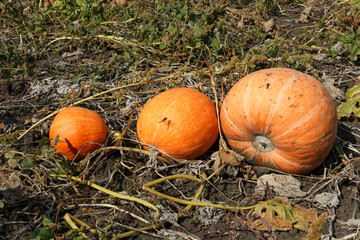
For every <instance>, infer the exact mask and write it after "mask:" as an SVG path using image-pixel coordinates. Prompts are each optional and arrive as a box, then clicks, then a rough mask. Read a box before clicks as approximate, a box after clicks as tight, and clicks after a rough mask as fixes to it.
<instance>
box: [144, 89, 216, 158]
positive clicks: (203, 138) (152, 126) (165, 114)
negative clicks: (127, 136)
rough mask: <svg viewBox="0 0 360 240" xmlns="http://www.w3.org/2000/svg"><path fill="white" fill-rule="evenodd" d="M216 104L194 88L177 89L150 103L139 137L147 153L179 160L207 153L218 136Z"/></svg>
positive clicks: (168, 91)
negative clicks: (149, 151)
mask: <svg viewBox="0 0 360 240" xmlns="http://www.w3.org/2000/svg"><path fill="white" fill-rule="evenodd" d="M218 131H219V130H218V125H217V116H216V110H215V106H214V104H213V103H212V102H211V100H210V98H208V97H207V96H206V95H204V94H203V93H201V92H199V91H197V90H195V89H191V88H174V89H171V90H167V91H165V92H162V93H160V94H158V95H157V96H155V97H154V98H152V99H151V100H150V101H148V102H147V103H146V104H145V106H144V108H143V109H142V111H141V113H140V115H139V118H138V121H137V135H138V138H139V141H140V143H141V145H142V146H143V147H144V148H145V149H146V150H149V148H150V150H156V151H158V152H160V153H164V155H168V156H170V157H172V158H176V159H194V158H197V157H199V156H200V155H202V154H203V153H205V152H206V151H207V150H208V149H209V148H210V147H211V146H212V145H213V144H214V142H215V141H216V139H217V136H218V133H219V132H218Z"/></svg>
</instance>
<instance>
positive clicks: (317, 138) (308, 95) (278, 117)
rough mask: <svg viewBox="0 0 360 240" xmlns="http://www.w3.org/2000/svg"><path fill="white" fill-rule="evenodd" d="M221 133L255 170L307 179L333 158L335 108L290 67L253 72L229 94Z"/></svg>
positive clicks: (313, 83)
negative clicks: (326, 160) (270, 170)
mask: <svg viewBox="0 0 360 240" xmlns="http://www.w3.org/2000/svg"><path fill="white" fill-rule="evenodd" d="M220 122H221V128H222V131H223V133H224V136H225V137H226V140H227V142H228V144H229V145H230V147H231V148H232V149H234V150H235V151H237V152H239V153H240V154H242V155H243V156H245V157H246V160H247V161H248V162H249V163H251V164H254V165H259V166H265V167H269V168H273V169H277V170H281V171H284V172H287V173H296V174H306V173H309V172H311V171H312V170H314V169H315V168H317V167H318V166H319V165H321V163H322V162H323V160H324V159H325V158H326V156H327V155H328V154H329V152H330V150H331V148H332V146H333V144H334V142H335V138H336V134H337V117H336V106H335V103H334V101H333V99H332V98H331V96H330V94H329V93H328V92H327V90H326V88H325V87H324V86H323V85H322V84H321V83H320V82H319V81H318V80H316V79H315V78H313V77H312V76H310V75H307V74H304V73H301V72H299V71H296V70H293V69H288V68H270V69H264V70H260V71H256V72H253V73H251V74H249V75H247V76H245V77H244V78H242V79H241V80H240V81H238V82H237V83H236V84H235V85H234V86H233V87H232V88H231V89H230V91H229V92H228V94H227V95H226V97H225V99H224V102H223V103H222V106H221V111H220Z"/></svg>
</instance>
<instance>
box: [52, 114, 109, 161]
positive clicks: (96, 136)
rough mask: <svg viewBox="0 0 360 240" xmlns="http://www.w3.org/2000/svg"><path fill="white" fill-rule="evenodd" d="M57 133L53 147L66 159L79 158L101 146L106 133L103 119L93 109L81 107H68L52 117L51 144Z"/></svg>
mask: <svg viewBox="0 0 360 240" xmlns="http://www.w3.org/2000/svg"><path fill="white" fill-rule="evenodd" d="M57 134H59V142H58V144H56V146H55V148H56V150H57V153H62V154H63V155H65V157H66V158H67V159H68V160H73V159H74V158H75V156H76V160H81V159H83V158H85V157H86V155H87V154H88V153H92V152H94V151H95V150H97V149H99V148H100V147H101V144H103V143H104V141H105V139H106V134H107V127H106V123H105V121H104V119H103V118H102V117H101V116H100V115H99V114H97V113H96V112H94V111H91V110H89V109H86V108H82V107H69V108H65V109H64V110H61V111H60V112H59V113H58V114H57V115H56V116H55V118H54V120H53V122H52V124H51V126H50V133H49V137H50V139H51V145H53V139H54V138H55V137H56V135H57Z"/></svg>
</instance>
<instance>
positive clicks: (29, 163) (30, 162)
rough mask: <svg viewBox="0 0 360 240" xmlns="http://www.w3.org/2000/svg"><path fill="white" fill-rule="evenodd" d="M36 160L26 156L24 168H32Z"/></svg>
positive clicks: (23, 162) (22, 164)
mask: <svg viewBox="0 0 360 240" xmlns="http://www.w3.org/2000/svg"><path fill="white" fill-rule="evenodd" d="M34 163H35V162H34V160H33V159H32V158H29V157H25V158H24V160H22V162H21V167H22V168H32V167H33V166H34Z"/></svg>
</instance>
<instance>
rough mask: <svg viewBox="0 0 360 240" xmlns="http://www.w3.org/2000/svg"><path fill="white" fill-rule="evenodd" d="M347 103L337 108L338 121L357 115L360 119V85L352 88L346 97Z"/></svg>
mask: <svg viewBox="0 0 360 240" xmlns="http://www.w3.org/2000/svg"><path fill="white" fill-rule="evenodd" d="M345 98H346V102H344V103H342V104H340V105H339V106H338V108H337V112H338V113H337V117H338V119H340V118H342V117H349V116H351V115H355V116H356V117H360V85H356V86H354V87H352V88H350V89H349V90H348V91H347V93H346V95H345Z"/></svg>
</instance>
